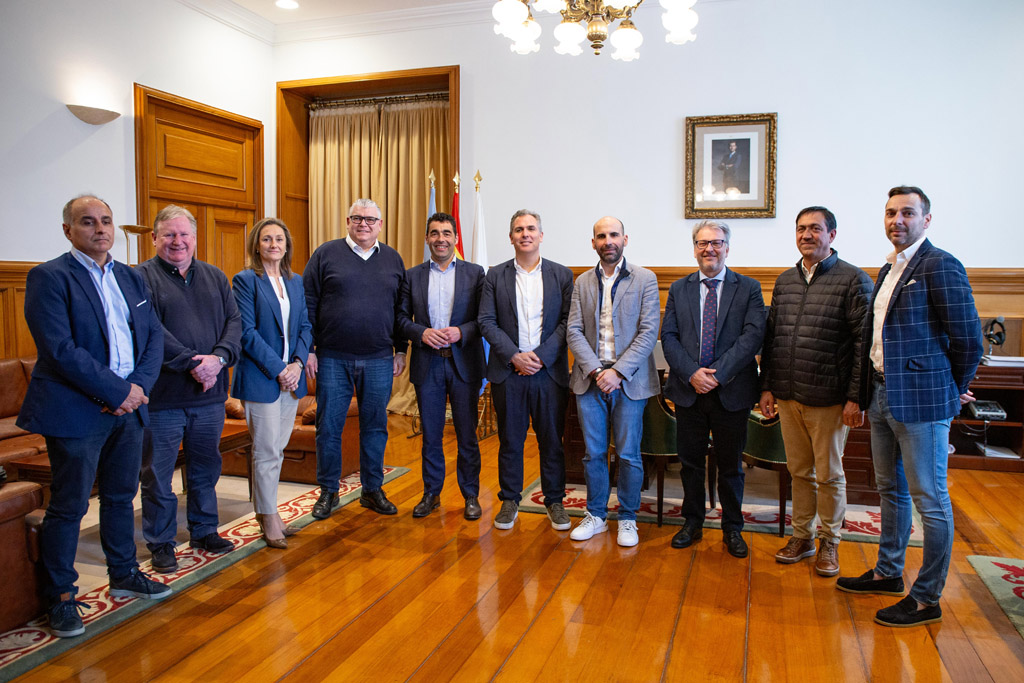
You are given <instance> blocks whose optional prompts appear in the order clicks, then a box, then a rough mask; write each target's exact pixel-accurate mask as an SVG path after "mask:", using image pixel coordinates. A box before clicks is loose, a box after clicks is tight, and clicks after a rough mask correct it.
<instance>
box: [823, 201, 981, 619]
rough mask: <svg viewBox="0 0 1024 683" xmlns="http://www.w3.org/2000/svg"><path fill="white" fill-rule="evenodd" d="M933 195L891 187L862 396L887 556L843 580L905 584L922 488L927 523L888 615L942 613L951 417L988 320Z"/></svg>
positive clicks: (882, 588) (882, 551)
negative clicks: (913, 569)
mask: <svg viewBox="0 0 1024 683" xmlns="http://www.w3.org/2000/svg"><path fill="white" fill-rule="evenodd" d="M931 218H932V216H931V202H930V201H929V200H928V197H927V196H926V195H925V193H924V192H922V191H921V189H920V188H918V187H912V186H900V187H894V188H892V189H891V190H889V201H888V202H887V203H886V205H885V233H886V236H887V237H888V238H889V241H890V242H892V244H893V246H894V247H895V250H894V251H893V252H892V253H890V254H889V256H888V257H887V258H886V265H884V266H882V269H881V270H880V271H879V273H878V281H877V282H876V283H875V290H874V292H873V293H872V295H871V305H870V306H869V307H868V311H867V317H866V318H865V321H864V337H863V343H862V348H863V356H862V362H861V375H862V379H861V383H860V386H861V394H860V407H861V409H862V410H863V409H867V411H868V418H869V419H870V420H871V456H872V461H873V463H874V469H875V484H876V486H877V487H878V493H879V496H880V497H881V509H882V520H881V527H882V534H881V538H880V539H879V545H878V562H877V563H876V564H875V566H874V568H872V569H869V570H868V571H867V572H865V573H864V574H862V575H861V576H858V577H843V578H841V579H839V580H838V581H837V582H836V587H837V588H839V589H840V590H844V591H847V592H850V593H878V594H882V595H902V594H903V589H904V586H903V565H904V560H905V556H906V549H907V543H908V541H909V540H910V531H911V525H912V523H913V520H912V517H911V507H910V504H911V500H913V503H914V505H915V506H916V507H917V511H918V513H920V515H921V522H922V526H923V527H924V557H923V560H922V563H921V571H920V572H919V573H918V575H917V580H916V581H915V582H914V585H913V586H912V587H911V589H910V593H909V594H908V595H907V596H906V597H905V598H903V600H900V601H899V602H898V603H896V604H895V605H892V606H890V607H886V608H884V609H881V610H879V611H878V613H877V614H876V615H875V621H876V622H878V623H880V624H883V625H885V626H916V625H919V624H930V623H933V622H936V621H940V620H941V619H942V610H941V608H940V607H939V598H940V597H941V595H942V588H943V586H944V585H945V583H946V574H947V572H948V571H949V560H950V557H951V555H952V552H953V507H952V504H951V503H950V500H949V490H948V487H947V484H946V467H947V464H948V460H949V451H948V446H949V426H950V423H951V421H952V419H953V418H954V417H956V416H957V415H959V414H960V409H961V406H963V405H964V404H966V403H969V402H971V401H973V400H974V396H973V395H972V394H971V392H970V390H969V388H968V387H969V385H970V383H971V380H973V379H974V373H975V372H976V370H977V368H978V361H980V360H981V354H982V343H981V323H980V321H979V320H978V311H977V309H976V308H975V306H974V297H973V295H972V294H971V285H970V283H969V282H968V281H967V273H966V272H965V271H964V267H963V265H962V264H961V263H960V261H958V260H957V259H956V258H955V257H953V256H952V255H951V254H949V253H947V252H945V251H943V250H941V249H938V248H936V247H934V246H932V243H931V242H929V241H928V240H927V239H926V238H925V230H927V228H928V225H929V224H930V223H931Z"/></svg>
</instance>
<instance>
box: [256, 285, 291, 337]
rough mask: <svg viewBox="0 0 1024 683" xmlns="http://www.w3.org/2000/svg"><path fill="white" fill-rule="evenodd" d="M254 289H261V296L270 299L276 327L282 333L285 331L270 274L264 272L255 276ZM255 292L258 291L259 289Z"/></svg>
mask: <svg viewBox="0 0 1024 683" xmlns="http://www.w3.org/2000/svg"><path fill="white" fill-rule="evenodd" d="M256 289H257V290H262V294H263V296H265V297H267V298H268V300H269V301H270V310H271V311H273V312H274V320H276V321H277V329H279V330H281V332H282V333H284V332H287V330H286V329H285V326H284V319H283V318H282V317H281V304H280V303H278V301H277V292H275V291H274V285H273V283H271V282H270V276H269V275H267V274H266V273H263V275H260V276H259V277H257V278H256ZM257 293H260V292H259V291H258V292H257Z"/></svg>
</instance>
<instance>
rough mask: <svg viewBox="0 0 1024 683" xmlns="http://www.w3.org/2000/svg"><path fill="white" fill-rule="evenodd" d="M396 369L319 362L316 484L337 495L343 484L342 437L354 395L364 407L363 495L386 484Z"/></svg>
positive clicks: (371, 363)
mask: <svg viewBox="0 0 1024 683" xmlns="http://www.w3.org/2000/svg"><path fill="white" fill-rule="evenodd" d="M393 374H394V364H393V361H392V359H391V358H369V359H366V360H342V359H339V358H320V359H319V366H318V367H317V371H316V481H317V483H318V484H319V485H320V490H321V491H329V492H331V493H336V492H337V491H338V489H339V488H340V482H341V432H342V431H343V430H344V429H345V416H346V414H347V413H348V406H349V404H350V403H352V394H355V396H356V401H357V402H358V404H359V481H360V483H361V484H362V485H363V492H364V493H369V492H371V491H377V490H379V489H380V487H381V486H383V485H384V448H385V447H386V446H387V445H388V401H390V400H391V380H392V379H393Z"/></svg>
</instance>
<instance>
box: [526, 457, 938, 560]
mask: <svg viewBox="0 0 1024 683" xmlns="http://www.w3.org/2000/svg"><path fill="white" fill-rule="evenodd" d="M769 474H770V473H769ZM748 477H749V475H748ZM749 493H750V489H749V488H748V490H747V494H749ZM747 494H745V495H744V499H743V530H744V531H753V532H755V533H759V534H774V535H776V536H777V535H778V533H779V500H778V498H775V499H774V500H766V499H764V498H760V497H752V496H751V495H747ZM562 503H563V504H564V505H565V510H566V512H568V513H569V514H570V515H573V516H575V517H582V516H583V514H584V513H585V512H586V511H587V487H586V486H583V485H581V484H570V485H568V486H566V487H565V500H563V501H562ZM682 504H683V500H682V486H680V485H675V486H670V485H669V482H668V481H667V480H666V482H665V502H664V506H663V508H662V510H663V517H662V522H663V523H664V524H676V525H680V526H681V525H682V523H683V518H682V515H681V514H680V511H681V509H682ZM519 509H520V510H522V511H523V512H534V513H538V514H545V512H546V511H545V508H544V493H543V492H542V491H541V490H540V479H538V480H537V481H535V482H533V483H532V484H530V485H529V486H528V487H526V490H525V491H523V501H522V503H520V506H519ZM618 509H619V500H618V498H616V496H615V489H612V493H611V497H610V498H609V500H608V519H609V520H612V519H616V511H617V510H618ZM791 510H792V504H791V503H787V504H786V535H787V536H789V535H792V533H793V527H792V526H791V521H792V520H791V516H790V515H791ZM637 521H638V522H649V523H655V524H656V523H657V521H658V498H657V489H656V488H655V487H654V485H653V484H652V485H651V487H650V488H649V489H648V490H647V491H644V492H643V494H642V495H641V497H640V510H639V511H638V512H637ZM880 522H881V512H880V511H879V509H878V508H877V507H875V506H871V505H848V506H847V507H846V528H845V529H844V530H843V540H844V541H856V542H858V543H878V537H879V535H880V534H881V527H880ZM704 527H705V528H709V529H721V528H722V509H721V507H716V508H715V509H714V510H708V511H707V516H706V517H705V518H704ZM923 541H924V535H923V533H922V530H921V523H920V518H919V517H918V515H917V510H914V526H913V528H912V530H911V534H910V545H912V546H920V545H921V544H922V542H923Z"/></svg>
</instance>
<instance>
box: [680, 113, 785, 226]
mask: <svg viewBox="0 0 1024 683" xmlns="http://www.w3.org/2000/svg"><path fill="white" fill-rule="evenodd" d="M776 117H777V115H776V114H735V115H731V116H687V117H686V152H685V153H686V191H685V193H684V195H685V200H684V203H685V206H684V207H683V209H684V215H685V216H686V217H687V218H774V217H775V125H776Z"/></svg>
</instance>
